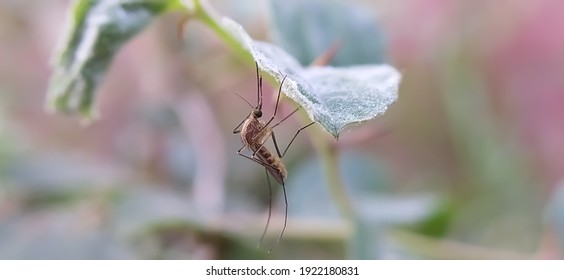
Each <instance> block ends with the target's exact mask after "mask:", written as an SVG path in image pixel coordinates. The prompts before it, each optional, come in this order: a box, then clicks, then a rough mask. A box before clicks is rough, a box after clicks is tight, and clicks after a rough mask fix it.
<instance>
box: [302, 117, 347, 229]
mask: <svg viewBox="0 0 564 280" xmlns="http://www.w3.org/2000/svg"><path fill="white" fill-rule="evenodd" d="M305 118H306V117H304V115H300V121H301V122H302V123H306V122H308V121H309V120H306V119H305ZM308 136H309V138H310V140H311V143H312V144H313V146H314V148H315V149H316V150H317V153H318V154H319V155H320V156H321V157H322V161H323V165H324V169H325V181H326V182H327V186H328V188H329V193H330V194H331V196H332V197H333V200H334V201H335V203H336V204H337V207H338V208H339V210H340V212H341V213H342V214H343V216H344V218H345V219H346V220H347V221H354V220H355V218H356V216H357V215H356V211H355V208H354V205H353V203H352V200H351V198H350V196H349V194H348V193H347V190H346V188H345V184H344V182H343V179H342V177H341V171H340V169H339V153H338V150H337V146H336V145H333V144H332V143H331V142H330V140H328V139H327V135H326V134H325V133H324V132H323V131H322V130H321V129H315V128H314V129H311V130H310V131H309V133H308Z"/></svg>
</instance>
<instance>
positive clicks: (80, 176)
mask: <svg viewBox="0 0 564 280" xmlns="http://www.w3.org/2000/svg"><path fill="white" fill-rule="evenodd" d="M3 172H5V175H4V178H5V180H6V181H8V182H10V183H12V184H13V185H15V186H17V187H18V188H17V190H16V191H18V192H29V193H33V194H35V195H46V194H48V193H51V194H52V193H67V194H68V193H69V192H77V191H91V190H92V187H97V188H98V189H99V188H105V187H108V186H112V185H116V184H117V183H119V182H123V181H124V180H125V179H126V178H127V174H128V173H127V171H126V170H125V169H124V168H123V167H122V166H119V165H115V164H113V163H112V162H107V161H95V160H91V159H88V158H84V157H80V156H75V155H68V154H63V153H60V152H59V153H57V152H51V153H44V154H36V155H32V156H24V157H20V158H18V159H15V160H13V161H11V162H10V163H7V164H6V166H5V167H4V170H3Z"/></svg>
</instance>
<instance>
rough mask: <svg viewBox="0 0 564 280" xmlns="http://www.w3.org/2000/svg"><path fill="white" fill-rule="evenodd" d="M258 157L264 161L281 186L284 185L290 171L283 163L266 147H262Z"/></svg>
mask: <svg viewBox="0 0 564 280" xmlns="http://www.w3.org/2000/svg"><path fill="white" fill-rule="evenodd" d="M257 155H258V156H259V158H260V159H262V160H263V161H264V162H265V163H267V164H268V165H269V166H267V170H268V171H269V172H270V174H272V176H273V177H274V179H276V181H277V182H278V183H280V184H284V181H285V180H286V177H287V176H288V171H286V167H285V166H284V164H283V163H282V160H280V158H279V157H278V156H276V155H274V154H273V153H271V152H270V151H269V150H268V149H267V148H266V147H264V146H262V147H260V149H259V150H258V151H257Z"/></svg>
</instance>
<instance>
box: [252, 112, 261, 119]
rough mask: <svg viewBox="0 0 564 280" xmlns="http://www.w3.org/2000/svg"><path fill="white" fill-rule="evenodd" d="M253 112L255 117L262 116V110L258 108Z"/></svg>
mask: <svg viewBox="0 0 564 280" xmlns="http://www.w3.org/2000/svg"><path fill="white" fill-rule="evenodd" d="M253 114H254V115H255V117H257V118H260V117H262V111H260V110H255V111H254V112H253Z"/></svg>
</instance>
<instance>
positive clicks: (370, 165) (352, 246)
mask: <svg viewBox="0 0 564 280" xmlns="http://www.w3.org/2000/svg"><path fill="white" fill-rule="evenodd" d="M339 168H340V172H341V174H342V176H343V181H344V184H345V186H346V187H347V192H348V194H349V195H350V197H351V200H352V203H353V204H354V205H355V209H356V210H357V214H358V216H357V217H356V220H355V221H353V227H354V230H353V235H352V236H351V237H350V238H349V239H348V254H349V257H350V258H353V259H377V258H401V257H403V256H407V253H406V251H405V250H402V249H401V248H402V247H401V246H400V245H398V244H396V242H394V241H393V240H392V239H390V238H388V235H387V233H386V230H387V229H389V228H390V227H394V226H406V225H413V224H417V223H421V222H423V221H426V220H427V219H429V218H432V217H434V215H436V213H437V212H438V211H440V210H441V209H442V208H441V205H442V201H441V200H440V199H438V198H437V197H436V196H433V195H409V196H408V195H394V194H391V193H390V191H391V190H392V188H391V185H390V182H389V178H388V176H389V175H388V173H387V171H386V169H385V168H384V166H382V165H380V164H378V162H376V161H374V160H373V159H372V158H370V157H367V156H364V155H360V154H356V153H344V154H343V155H342V156H341V157H340V161H339ZM293 170H295V173H294V174H292V176H290V177H289V178H288V181H287V183H286V187H287V192H288V201H289V209H288V213H289V216H291V217H294V218H304V217H306V218H317V219H340V217H341V216H340V214H339V212H338V209H337V207H336V205H335V202H334V200H333V199H332V197H331V195H330V193H329V191H328V188H327V184H326V182H324V181H323V180H319V178H326V175H325V174H323V172H324V170H323V169H322V167H321V162H319V160H318V159H310V160H307V161H304V162H303V163H302V164H301V165H298V166H297V167H296V168H294V169H292V170H291V171H293ZM278 203H283V201H282V200H281V199H279V200H278Z"/></svg>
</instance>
